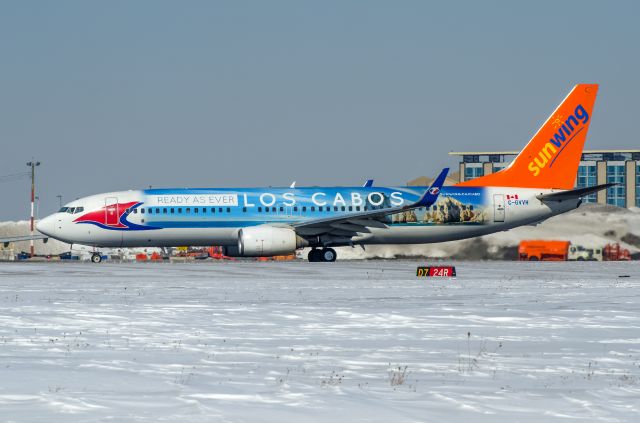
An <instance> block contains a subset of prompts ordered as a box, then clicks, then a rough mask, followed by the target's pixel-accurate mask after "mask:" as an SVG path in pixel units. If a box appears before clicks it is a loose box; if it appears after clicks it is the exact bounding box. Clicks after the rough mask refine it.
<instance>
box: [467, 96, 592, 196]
mask: <svg viewBox="0 0 640 423" xmlns="http://www.w3.org/2000/svg"><path fill="white" fill-rule="evenodd" d="M597 93H598V85H597V84H578V85H576V86H575V87H573V90H571V92H570V93H569V95H568V96H567V97H566V98H565V99H564V101H563V102H562V103H560V106H558V108H557V109H556V110H555V111H554V112H553V113H552V114H551V116H549V118H548V119H547V121H546V122H545V123H544V124H543V125H542V126H541V127H540V129H539V130H538V132H536V134H535V135H534V136H533V138H531V141H529V143H528V144H527V145H526V146H525V147H524V149H523V150H522V151H521V152H520V154H518V156H517V157H516V158H515V160H514V161H513V162H511V164H510V165H509V166H508V167H507V168H505V169H503V170H501V171H499V172H496V173H491V174H489V175H485V176H481V177H479V178H476V179H472V180H470V181H466V182H460V183H459V184H457V186H475V187H482V186H502V187H522V188H559V189H571V188H573V186H574V184H575V179H576V174H577V172H578V165H579V164H580V158H581V156H582V148H583V146H584V142H585V140H586V138H587V132H588V130H589V124H590V123H591V112H592V111H593V104H594V103H595V101H596V94H597Z"/></svg>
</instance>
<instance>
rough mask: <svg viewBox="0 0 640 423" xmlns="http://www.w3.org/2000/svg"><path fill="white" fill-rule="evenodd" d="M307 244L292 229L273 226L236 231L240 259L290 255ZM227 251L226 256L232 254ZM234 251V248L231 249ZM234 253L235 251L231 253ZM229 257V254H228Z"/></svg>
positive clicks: (229, 250)
mask: <svg viewBox="0 0 640 423" xmlns="http://www.w3.org/2000/svg"><path fill="white" fill-rule="evenodd" d="M307 245H309V243H308V242H307V241H306V240H305V239H304V238H301V237H300V236H298V235H297V234H296V232H295V231H294V230H293V229H289V228H278V227H274V226H254V227H248V228H242V229H240V230H239V231H238V251H237V256H240V257H261V256H277V255H281V254H291V253H293V252H295V251H296V249H298V248H302V247H306V246H307ZM231 250H232V249H231V248H229V249H228V254H229V253H232V251H231ZM233 250H235V248H233ZM233 252H234V253H235V251H233ZM230 255H231V254H230ZM233 255H236V254H233Z"/></svg>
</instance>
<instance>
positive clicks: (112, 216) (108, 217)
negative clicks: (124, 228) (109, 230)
mask: <svg viewBox="0 0 640 423" xmlns="http://www.w3.org/2000/svg"><path fill="white" fill-rule="evenodd" d="M104 205H105V207H104V213H105V217H104V221H105V223H106V224H107V226H118V219H119V218H120V210H118V208H119V205H118V199H117V198H116V197H107V198H105V199H104Z"/></svg>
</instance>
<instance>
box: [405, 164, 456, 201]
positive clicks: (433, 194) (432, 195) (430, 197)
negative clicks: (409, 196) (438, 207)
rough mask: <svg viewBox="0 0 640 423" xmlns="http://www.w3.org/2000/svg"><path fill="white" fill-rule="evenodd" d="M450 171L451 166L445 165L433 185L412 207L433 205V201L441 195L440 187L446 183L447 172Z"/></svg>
mask: <svg viewBox="0 0 640 423" xmlns="http://www.w3.org/2000/svg"><path fill="white" fill-rule="evenodd" d="M448 173H449V168H448V167H445V168H444V169H442V172H440V175H438V177H437V178H436V179H435V180H434V181H433V183H432V184H431V186H430V187H429V188H428V189H427V190H426V191H425V192H424V194H422V197H420V199H419V200H418V201H416V202H415V203H413V204H412V205H411V207H412V208H417V207H431V205H432V204H433V203H435V202H436V200H437V199H438V195H440V189H441V188H442V186H443V185H444V180H445V179H447V174H448Z"/></svg>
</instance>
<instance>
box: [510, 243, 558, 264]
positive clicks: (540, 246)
mask: <svg viewBox="0 0 640 423" xmlns="http://www.w3.org/2000/svg"><path fill="white" fill-rule="evenodd" d="M570 245H571V243H570V242H569V241H546V240H529V241H521V242H520V246H519V247H518V258H519V259H520V260H529V261H566V260H567V259H568V256H569V246H570Z"/></svg>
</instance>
